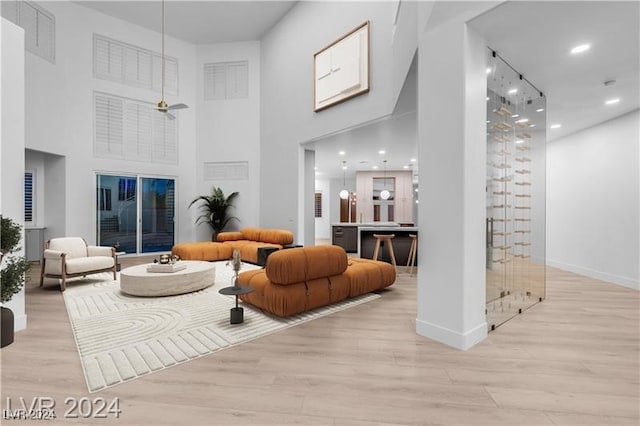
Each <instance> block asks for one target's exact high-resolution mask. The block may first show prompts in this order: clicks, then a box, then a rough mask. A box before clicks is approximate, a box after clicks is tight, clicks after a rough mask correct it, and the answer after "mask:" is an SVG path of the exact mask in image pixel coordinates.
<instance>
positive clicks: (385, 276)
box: [345, 257, 396, 297]
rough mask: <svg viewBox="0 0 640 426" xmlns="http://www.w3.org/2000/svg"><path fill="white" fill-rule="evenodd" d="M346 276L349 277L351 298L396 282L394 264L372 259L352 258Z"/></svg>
mask: <svg viewBox="0 0 640 426" xmlns="http://www.w3.org/2000/svg"><path fill="white" fill-rule="evenodd" d="M345 274H346V275H347V276H348V277H349V283H350V287H349V289H350V292H349V297H354V296H358V295H360V294H365V293H370V292H372V291H376V290H380V289H382V288H385V287H388V286H390V285H391V284H393V283H394V282H395V281H396V269H395V268H394V267H393V265H392V264H390V263H387V262H380V261H376V260H371V259H360V258H355V257H350V258H349V267H348V268H347V270H346V271H345Z"/></svg>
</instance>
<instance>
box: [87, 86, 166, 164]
mask: <svg viewBox="0 0 640 426" xmlns="http://www.w3.org/2000/svg"><path fill="white" fill-rule="evenodd" d="M94 106H95V111H94V114H95V136H94V155H95V156H96V157H106V158H118V159H124V160H132V161H147V162H154V163H166V164H177V163H178V125H177V122H178V119H177V118H176V119H175V120H170V119H168V118H167V116H166V115H165V114H163V113H161V112H159V111H157V110H156V109H155V108H154V106H153V105H151V104H148V103H144V102H142V101H137V100H134V99H128V98H123V97H119V96H115V95H111V94H106V93H95V94H94Z"/></svg>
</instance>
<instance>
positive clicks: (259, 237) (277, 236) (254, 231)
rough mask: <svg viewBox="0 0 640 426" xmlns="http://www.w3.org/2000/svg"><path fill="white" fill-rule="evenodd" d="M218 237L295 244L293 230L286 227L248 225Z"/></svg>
mask: <svg viewBox="0 0 640 426" xmlns="http://www.w3.org/2000/svg"><path fill="white" fill-rule="evenodd" d="M216 239H217V241H235V240H248V241H257V242H261V243H271V244H279V245H281V246H286V245H287V244H293V232H291V231H287V230H286V229H266V228H252V227H247V228H242V229H241V230H240V231H234V232H221V233H219V234H218V236H217V237H216Z"/></svg>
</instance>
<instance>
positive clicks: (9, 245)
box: [0, 217, 29, 348]
mask: <svg viewBox="0 0 640 426" xmlns="http://www.w3.org/2000/svg"><path fill="white" fill-rule="evenodd" d="M0 219H1V222H2V234H1V235H0V262H3V261H5V262H4V266H3V267H2V271H1V276H0V302H2V303H3V304H5V303H7V302H8V301H9V300H11V298H12V297H13V295H14V294H16V293H18V292H20V290H21V289H22V286H23V285H24V283H25V279H26V273H27V271H28V270H29V262H27V261H26V259H25V258H24V257H23V256H17V255H16V254H15V253H16V252H17V251H18V250H20V246H19V244H20V240H21V239H22V227H21V226H20V225H18V224H17V223H15V222H14V221H13V220H11V219H9V218H5V217H1V218H0ZM5 256H6V257H5ZM0 314H1V317H0V322H1V325H0V327H1V330H0V332H1V333H2V334H1V335H0V337H1V339H0V340H1V342H0V347H2V348H4V347H5V346H7V345H10V344H11V343H13V324H14V320H13V312H12V311H11V309H9V308H6V307H4V306H2V307H0Z"/></svg>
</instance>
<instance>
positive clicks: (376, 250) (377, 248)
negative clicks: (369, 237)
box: [373, 239, 380, 260]
mask: <svg viewBox="0 0 640 426" xmlns="http://www.w3.org/2000/svg"><path fill="white" fill-rule="evenodd" d="M379 251H380V240H379V239H376V246H375V247H374V249H373V260H378V253H379Z"/></svg>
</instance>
